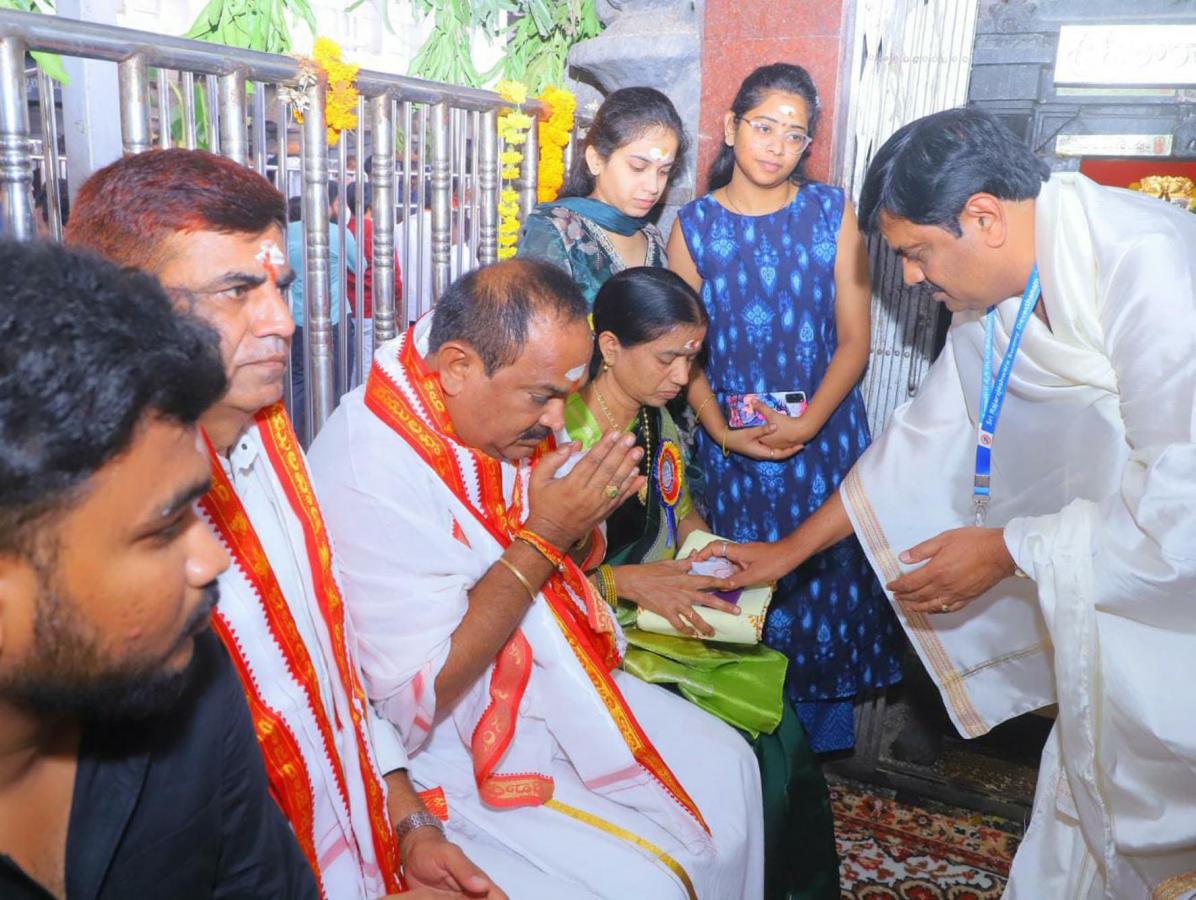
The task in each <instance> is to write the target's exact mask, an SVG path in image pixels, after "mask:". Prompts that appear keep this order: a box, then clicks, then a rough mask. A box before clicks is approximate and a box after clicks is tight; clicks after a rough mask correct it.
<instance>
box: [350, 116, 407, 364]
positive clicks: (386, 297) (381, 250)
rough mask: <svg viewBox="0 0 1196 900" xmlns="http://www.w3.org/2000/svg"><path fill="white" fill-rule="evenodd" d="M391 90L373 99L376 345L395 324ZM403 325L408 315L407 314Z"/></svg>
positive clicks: (391, 333) (388, 336)
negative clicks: (389, 92)
mask: <svg viewBox="0 0 1196 900" xmlns="http://www.w3.org/2000/svg"><path fill="white" fill-rule="evenodd" d="M392 110H393V104H392V103H391V99H390V94H388V93H383V94H379V95H378V96H377V97H372V98H371V99H370V126H371V137H372V144H373V159H372V162H373V166H372V168H371V169H370V182H371V184H372V186H373V191H374V262H373V266H374V277H373V284H374V308H373V313H374V346H377V345H378V344H381V343H382V342H383V341H389V340H390V339H391V338H393V337H394V336H395V334H396V328H395V300H396V297H395V200H394V179H395V159H394V157H395V123H394V119H393V118H392V116H391V113H392ZM360 202H361V201H360V200H359V201H358V203H360ZM402 324H403V328H406V327H407V319H406V316H405V315H404V317H403V323H402Z"/></svg>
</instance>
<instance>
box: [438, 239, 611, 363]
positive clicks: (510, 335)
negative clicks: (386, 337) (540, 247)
mask: <svg viewBox="0 0 1196 900" xmlns="http://www.w3.org/2000/svg"><path fill="white" fill-rule="evenodd" d="M588 314H589V307H588V306H587V305H586V301H585V298H584V297H582V295H581V292H580V291H579V290H578V289H577V286H576V285H575V284H574V283H573V280H572V279H571V278H570V277H569V276H568V275H566V274H565V273H564V272H562V271H561V270H560V269H558V268H557V267H556V266H552V265H549V264H548V263H544V262H539V261H537V260H532V259H510V260H506V261H505V262H498V263H494V264H493V265H490V266H485V267H483V268H481V269H475V270H474V271H472V272H470V273H469V274H467V275H465V276H464V277H462V278H460V279H458V280H457V281H455V282H453V283H452V285H450V286H449V289H448V290H447V291H445V293H444V296H443V297H441V298H440V300H439V301H437V304H436V311H435V312H434V313H433V315H432V332H431V334H430V335H429V339H428V342H429V346H428V350H429V352H430V353H435V352H436V351H437V350H439V349H440V348H441V347H442V346H444V345H445V344H446V343H448V342H449V341H459V342H461V343H463V344H468V345H469V346H470V347H472V348H473V350H474V351H475V352H476V353H477V355H478V356H479V357H480V358H481V360H482V364H483V365H484V366H485V369H486V375H488V376H490V375H493V374H494V373H495V372H497V371H498V370H499V369H501V368H504V367H505V366H509V365H511V364H512V363H514V362H515V360H517V359H518V358H519V355H520V354H521V353H522V352H523V350H524V347H525V346H526V345H527V338H528V331H529V329H530V327H531V323H532V321H533V320H534V319H536V318H548V319H560V320H562V321H563V322H572V321H578V320H581V319H584V318H586V316H587V315H588Z"/></svg>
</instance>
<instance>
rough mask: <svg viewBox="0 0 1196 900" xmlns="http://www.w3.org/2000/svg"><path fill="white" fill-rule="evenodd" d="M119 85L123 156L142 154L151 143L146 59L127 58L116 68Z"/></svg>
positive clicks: (138, 57)
mask: <svg viewBox="0 0 1196 900" xmlns="http://www.w3.org/2000/svg"><path fill="white" fill-rule="evenodd" d="M116 73H117V75H116V77H117V82H118V84H119V85H120V134H121V146H122V147H123V148H124V152H125V155H126V156H128V155H129V154H132V153H143V152H144V151H146V150H148V149H150V147H151V146H153V143H152V141H151V139H150V119H149V78H148V76H147V73H146V66H145V57H143V56H141V55H140V54H137V55H136V56H130V57H129V58H128V59H126V60H125V61H124V62H122V63H120V64H119V65H118V66H117V70H116Z"/></svg>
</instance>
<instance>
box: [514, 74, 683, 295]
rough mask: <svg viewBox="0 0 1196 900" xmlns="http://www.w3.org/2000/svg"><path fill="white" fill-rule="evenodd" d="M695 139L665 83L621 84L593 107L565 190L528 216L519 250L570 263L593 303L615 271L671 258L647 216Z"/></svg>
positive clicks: (568, 269) (564, 264)
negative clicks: (660, 87) (658, 85)
mask: <svg viewBox="0 0 1196 900" xmlns="http://www.w3.org/2000/svg"><path fill="white" fill-rule="evenodd" d="M688 143H689V141H688V138H687V137H686V135H685V128H684V126H683V125H682V124H681V117H680V116H678V115H677V110H676V109H674V108H673V104H672V103H671V102H669V98H668V97H666V96H665V95H664V94H662V93H661V92H660V91H657V90H654V89H653V88H647V87H630V88H622V89H620V90H617V91H614V92H613V93H611V94H610V96H608V97H607V98H606V101H605V102H604V103H603V104H602V106H601V107H599V109H598V112H597V113H596V114H595V115H594V121H593V124H591V126H590V129H589V131H588V132H587V133H586V138H585V143H584V145H583V148H582V149H581V151H580V152H579V153H578V154H577V157H576V159H575V160H574V163H573V168H572V170H571V171H570V172H569V175H568V178H567V179H566V181H565V186H564V187H563V188H562V189H561V196H560V197H559V198H557V199H556V200H554V201H552V202H551V203H541V204H540V205H539V206H537V207H536V208H535V209H534V210H532V212H531V214H530V215H529V216H528V217H527V221H526V222H525V223H524V226H523V233H522V234H521V235H520V238H519V248H518V255H519V256H533V257H536V258H537V259H543V260H546V261H548V262H550V263H552V264H553V265H556V266H559V267H560V268H562V269H564V270H565V271H566V272H567V273H568V274H569V275H570V277H572V279H573V281H574V283H576V284H577V286H578V287H579V288H580V289H581V292H582V294H583V295H585V298H586V300H588V301H589V302H590V303H591V304H592V303H593V302H594V296H595V295H596V294H597V293H598V289H599V288H600V287H602V283H603V282H604V281H606V279H607V278H609V277H610V276H611V275H613V274H615V273H616V272H621V271H622V270H623V269H626V268H628V267H629V266H664V265H665V264H666V260H665V252H664V247H665V244H664V238H663V237H661V234H660V231H659V230H658V229H657V227H656V226H655V225H653V224H652V223H651V222H649V221H648V219H647V216H648V214H649V213H650V212H652V209H653V208H654V207H655V206H656V204H657V203H659V202H660V200H661V199H662V198H663V196H664V192H665V189H666V188H667V187H668V183H669V180H670V179H671V178H672V177H673V176H674V175H676V174H677V172H678V167H679V160H680V159H682V158H683V157H684V155H685V151H686V147H687V146H688Z"/></svg>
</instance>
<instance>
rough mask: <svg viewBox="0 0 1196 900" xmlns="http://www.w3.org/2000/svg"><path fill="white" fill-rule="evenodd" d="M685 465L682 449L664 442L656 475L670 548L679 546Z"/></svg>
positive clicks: (657, 459) (668, 441)
mask: <svg viewBox="0 0 1196 900" xmlns="http://www.w3.org/2000/svg"><path fill="white" fill-rule="evenodd" d="M684 465H685V463H684V461H683V460H682V458H681V449H680V448H679V447H678V446H677V445H676V444H675V443H674V442H673V441H670V440H662V441H661V442H660V451H659V452H658V453H657V454H656V467H655V468H656V472H655V474H656V487H657V488H658V490H659V493H660V502H661V504H662V505H663V506H664V512H665V518H666V520H667V522H668V527H669V539H668V546H669V547H675V546H676V545H677V503H678V502H679V501H680V500H681V470H682V467H683V466H684Z"/></svg>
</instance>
